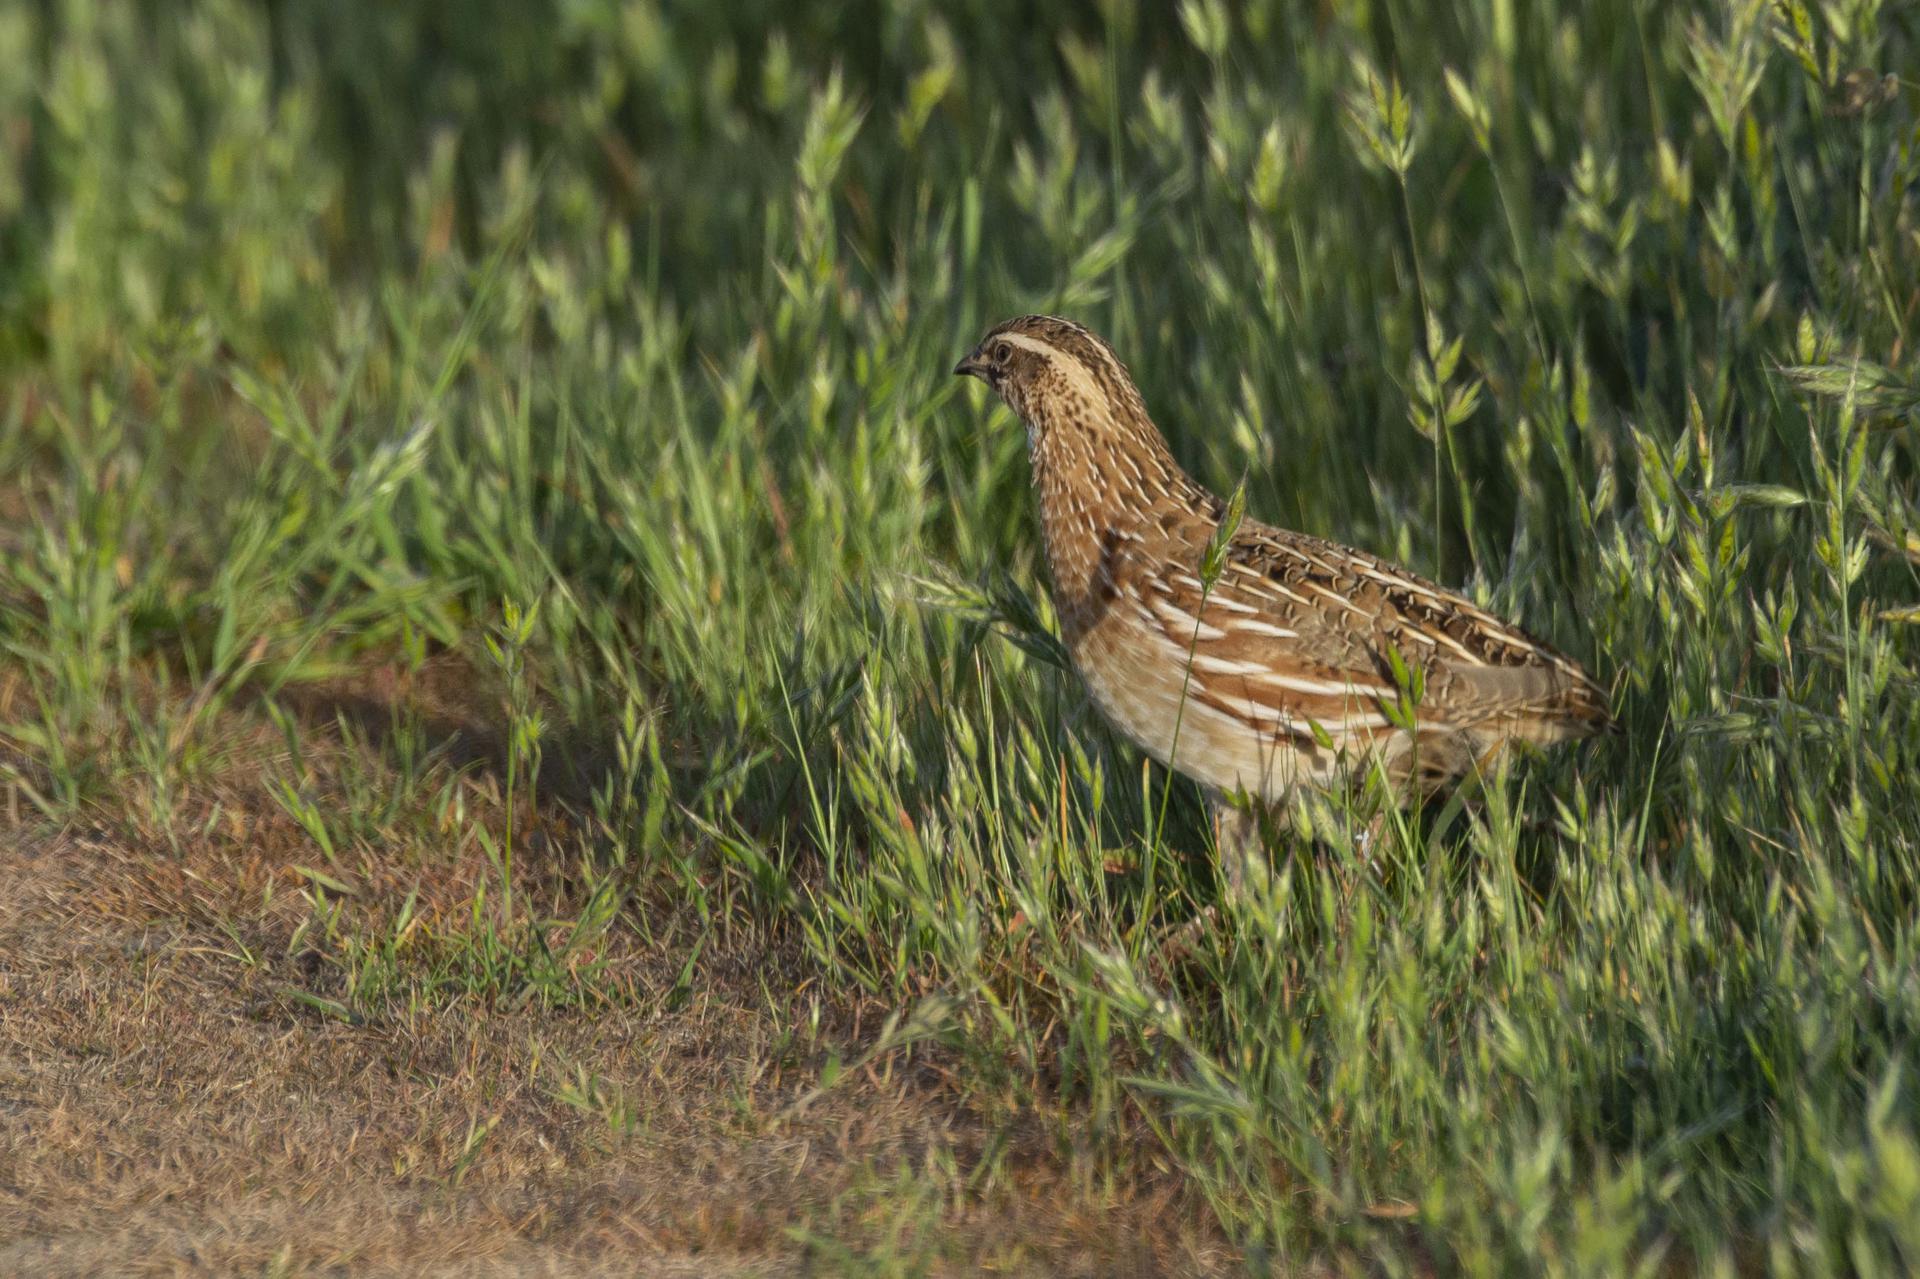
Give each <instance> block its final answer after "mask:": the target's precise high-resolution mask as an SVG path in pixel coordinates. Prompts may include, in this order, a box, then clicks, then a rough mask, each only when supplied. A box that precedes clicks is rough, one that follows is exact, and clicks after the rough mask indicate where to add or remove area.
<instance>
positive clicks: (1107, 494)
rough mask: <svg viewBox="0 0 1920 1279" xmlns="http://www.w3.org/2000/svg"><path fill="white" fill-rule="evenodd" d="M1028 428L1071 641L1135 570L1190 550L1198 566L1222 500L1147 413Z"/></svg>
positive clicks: (1034, 422) (1050, 562) (1057, 592)
mask: <svg viewBox="0 0 1920 1279" xmlns="http://www.w3.org/2000/svg"><path fill="white" fill-rule="evenodd" d="M1028 428H1029V431H1030V433H1031V436H1032V440H1033V480H1034V492H1035V494H1036V496H1037V498H1038V504H1039V515H1040V532H1041V540H1042V542H1043V544H1044V545H1045V547H1046V553H1047V568H1048V570H1049V572H1050V574H1051V575H1052V578H1053V598H1054V607H1055V609H1056V611H1057V612H1058V613H1059V614H1060V622H1061V626H1062V628H1063V629H1064V630H1065V632H1066V634H1067V639H1068V641H1069V643H1071V642H1072V641H1073V640H1074V639H1076V638H1077V637H1078V635H1079V634H1081V633H1083V632H1084V631H1085V630H1086V629H1087V628H1088V627H1089V626H1091V625H1092V624H1093V623H1094V622H1096V621H1098V620H1099V617H1100V616H1101V615H1102V614H1103V613H1104V611H1105V609H1106V607H1107V606H1108V605H1109V604H1110V603H1111V602H1112V599H1113V597H1114V595H1115V593H1116V592H1118V591H1120V590H1122V589H1124V588H1125V587H1126V584H1127V580H1128V578H1129V576H1130V574H1132V573H1135V572H1139V571H1140V570H1141V568H1142V567H1145V566H1148V565H1152V564H1160V563H1164V562H1165V561H1166V560H1167V559H1169V558H1174V559H1180V558H1184V557H1185V555H1186V553H1187V552H1189V551H1191V552H1192V553H1193V555H1194V556H1195V558H1196V562H1197V556H1198V554H1199V548H1202V547H1204V546H1205V545H1206V541H1207V538H1208V537H1209V536H1211V534H1212V530H1213V526H1214V525H1215V524H1217V523H1218V522H1219V519H1220V512H1221V503H1220V501H1219V500H1218V499H1217V498H1215V497H1214V496H1213V495H1212V494H1211V493H1208V492H1207V491H1206V490H1205V489H1204V488H1202V487H1201V486H1200V485H1199V484H1198V483H1196V482H1195V481H1194V480H1193V479H1192V478H1191V477H1189V476H1188V475H1187V473H1186V472H1185V471H1183V470H1181V469H1180V464H1179V463H1178V462H1176V461H1175V460H1174V457H1173V454H1172V452H1171V451H1170V450H1169V449H1168V448H1167V443H1166V439H1165V438H1164V437H1163V436H1162V435H1161V434H1160V432H1159V430H1158V429H1157V428H1156V427H1155V426H1154V425H1153V423H1152V422H1151V421H1149V420H1148V419H1147V418H1146V417H1145V416H1144V415H1139V416H1138V417H1137V420H1132V421H1117V422H1116V421H1106V422H1095V423H1093V424H1091V425H1089V424H1088V423H1087V422H1086V421H1085V420H1084V419H1083V418H1071V417H1062V418H1061V419H1060V420H1048V419H1047V418H1046V417H1045V416H1039V417H1037V418H1036V419H1031V420H1029V422H1028Z"/></svg>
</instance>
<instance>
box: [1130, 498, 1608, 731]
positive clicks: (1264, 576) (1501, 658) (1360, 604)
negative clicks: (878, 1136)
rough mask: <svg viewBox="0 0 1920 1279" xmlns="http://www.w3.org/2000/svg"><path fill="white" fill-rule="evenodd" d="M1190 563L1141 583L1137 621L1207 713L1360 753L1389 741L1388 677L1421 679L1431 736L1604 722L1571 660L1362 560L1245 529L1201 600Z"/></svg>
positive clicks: (1393, 697) (1321, 543) (1352, 553)
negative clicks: (1543, 721)
mask: <svg viewBox="0 0 1920 1279" xmlns="http://www.w3.org/2000/svg"><path fill="white" fill-rule="evenodd" d="M1193 549H1194V548H1189V550H1193ZM1182 558H1186V556H1184V555H1183V557H1182ZM1192 558H1193V559H1194V560H1195V561H1196V562H1195V563H1194V564H1192V565H1187V564H1177V563H1176V564H1165V565H1162V566H1160V567H1159V570H1158V571H1157V572H1153V573H1149V574H1143V575H1142V580H1143V581H1144V583H1145V584H1146V590H1145V592H1144V596H1145V599H1144V607H1145V611H1146V612H1147V614H1148V615H1149V616H1150V617H1151V618H1153V619H1154V620H1155V621H1156V622H1158V623H1159V624H1160V625H1161V626H1162V627H1163V628H1164V630H1165V633H1166V636H1167V639H1168V640H1169V642H1170V643H1172V644H1174V645H1175V646H1176V647H1178V648H1180V649H1184V650H1187V651H1190V653H1191V655H1192V663H1193V674H1194V676H1195V681H1194V682H1195V684H1196V685H1200V686H1201V692H1202V693H1203V694H1205V695H1208V696H1209V697H1210V698H1218V699H1220V700H1223V701H1225V702H1227V703H1228V705H1225V706H1221V707H1220V708H1219V709H1222V710H1232V711H1235V712H1237V713H1239V714H1241V715H1245V716H1251V717H1254V718H1256V719H1259V720H1261V721H1262V722H1267V723H1271V724H1273V725H1274V726H1275V727H1276V728H1278V727H1281V726H1290V727H1294V728H1300V727H1304V726H1305V724H1306V722H1307V721H1311V722H1312V724H1313V725H1315V726H1319V727H1321V728H1322V730H1323V731H1324V732H1328V733H1332V734H1333V735H1334V736H1335V737H1336V738H1340V737H1345V738H1349V739H1351V738H1363V739H1372V738H1376V737H1378V736H1381V735H1384V734H1387V733H1390V732H1393V731H1395V727H1394V725H1395V717H1394V716H1392V715H1390V714H1389V713H1388V711H1389V706H1390V705H1391V703H1393V702H1396V701H1397V700H1398V698H1399V695H1400V682H1399V677H1398V675H1397V674H1396V670H1395V668H1396V665H1398V666H1400V667H1403V668H1404V669H1406V670H1409V671H1411V670H1418V671H1420V672H1421V674H1422V676H1423V678H1424V682H1425V685H1426V692H1425V696H1424V698H1423V701H1422V703H1421V707H1420V711H1419V717H1420V720H1421V722H1422V723H1423V724H1424V725H1426V726H1430V727H1431V728H1433V729H1434V730H1435V731H1445V730H1447V729H1449V728H1456V727H1466V726H1468V725H1480V724H1486V723H1488V722H1490V721H1496V720H1501V719H1507V718H1513V717H1525V716H1544V717H1547V718H1549V719H1553V720H1556V721H1565V722H1566V723H1567V725H1568V726H1569V727H1579V726H1591V727H1593V728H1598V727H1604V726H1606V725H1607V724H1609V723H1610V722H1611V721H1610V717H1609V716H1608V714H1607V709H1606V696H1605V694H1604V692H1602V690H1601V689H1600V688H1599V687H1598V686H1597V685H1596V684H1594V682H1593V681H1592V680H1591V679H1590V678H1588V676H1587V675H1586V673H1585V672H1584V671H1582V670H1581V669H1580V667H1579V666H1578V664H1576V663H1574V662H1573V661H1572V660H1571V659H1569V658H1567V657H1565V656H1564V655H1562V654H1560V653H1559V652H1557V651H1556V650H1554V649H1552V648H1551V647H1549V646H1547V645H1545V644H1543V643H1541V642H1540V641H1538V640H1536V639H1534V638H1533V637H1532V636H1530V635H1528V634H1527V633H1526V632H1524V631H1522V630H1520V629H1519V628H1518V627H1515V626H1512V625H1510V624H1508V623H1506V622H1503V621H1501V620H1500V619H1498V618H1496V617H1494V616H1493V615H1492V614H1490V613H1487V612H1486V611H1484V610H1482V609H1480V608H1478V607H1476V606H1475V605H1474V604H1473V603H1472V602H1471V601H1470V600H1467V599H1464V598H1462V597H1461V596H1459V595H1456V594H1454V593H1452V592H1450V591H1446V590H1444V589H1442V588H1441V587H1438V586H1436V585H1434V584H1433V583H1431V582H1428V581H1426V580H1424V579H1422V578H1420V577H1418V576H1416V575H1414V574H1412V573H1408V572H1406V571H1404V570H1402V569H1399V568H1395V567H1394V566H1392V565H1389V564H1387V563H1385V562H1383V561H1381V560H1379V559H1377V558H1376V557H1374V556H1371V555H1367V554H1366V553H1364V552H1361V551H1356V550H1353V549H1351V548H1349V547H1344V546H1341V545H1339V544H1338V543H1334V542H1329V541H1326V540H1324V539H1321V538H1314V537H1307V536H1304V535H1301V534H1293V533H1283V532H1281V531H1279V530H1274V529H1268V528H1266V527H1264V526H1262V525H1257V524H1252V523H1251V522H1249V524H1248V525H1246V526H1243V528H1242V530H1241V531H1240V533H1239V534H1238V535H1237V536H1236V537H1235V538H1234V540H1233V542H1232V543H1231V544H1230V545H1229V547H1228V550H1227V554H1226V556H1225V560H1224V564H1223V567H1222V570H1221V572H1220V574H1219V576H1218V577H1217V578H1216V580H1215V581H1214V583H1213V584H1212V586H1211V588H1207V587H1205V586H1204V584H1203V583H1202V581H1201V579H1200V570H1199V567H1198V559H1199V552H1198V551H1197V550H1195V551H1194V554H1193V555H1192ZM1396 659H1397V660H1396ZM1583 731H1584V730H1583Z"/></svg>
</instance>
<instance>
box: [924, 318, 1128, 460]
mask: <svg viewBox="0 0 1920 1279" xmlns="http://www.w3.org/2000/svg"><path fill="white" fill-rule="evenodd" d="M953 371H954V372H955V373H957V374H960V375H961V376H963V377H977V378H979V379H980V380H981V381H982V382H985V383H986V384H987V385H988V386H990V387H992V388H993V390H994V393H995V394H997V395H998V396H999V397H1000V398H1001V399H1003V400H1005V401H1006V402H1007V407H1009V408H1011V409H1012V410H1013V411H1014V412H1015V413H1018V414H1019V415H1020V418H1021V420H1022V421H1024V422H1025V423H1026V424H1027V430H1028V431H1029V432H1030V433H1031V434H1033V435H1035V436H1036V437H1037V436H1039V435H1041V434H1043V433H1045V432H1047V431H1049V430H1051V429H1053V428H1054V427H1056V426H1059V425H1062V424H1069V423H1071V424H1077V425H1080V426H1083V427H1086V428H1089V429H1096V430H1097V429H1099V428H1101V427H1103V426H1105V427H1108V428H1109V429H1112V428H1120V429H1126V428H1133V429H1138V428H1139V427H1140V426H1141V425H1144V426H1145V428H1146V429H1147V430H1152V424H1151V423H1150V422H1148V421H1147V414H1146V408H1145V406H1144V405H1143V404H1142V403H1141V400H1140V392H1139V391H1137V390H1135V389H1134V385H1133V379H1132V377H1130V376H1129V375H1128V373H1127V369H1126V366H1125V365H1123V364H1121V363H1120V360H1119V357H1117V356H1116V355H1114V353H1113V348H1112V347H1109V346H1108V345H1107V344H1106V343H1105V342H1104V341H1102V340H1101V339H1100V338H1099V337H1097V336H1095V335H1094V334H1093V333H1092V332H1091V331H1089V330H1087V329H1084V328H1082V327H1081V326H1080V325H1078V324H1075V323H1074V322H1073V321H1071V320H1063V319H1060V318H1059V317H1057V316H1052V315H1023V316H1021V317H1020V318H1018V319H1015V320H1008V321H1006V322H1005V323H1004V324H997V325H995V326H994V327H993V328H992V329H989V330H988V331H987V335H986V336H985V337H983V338H981V339H980V343H979V345H977V346H975V347H974V348H973V350H971V351H969V352H968V353H967V357H966V358H965V359H964V360H961V361H960V363H959V364H958V365H956V366H955V367H954V370H953Z"/></svg>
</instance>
